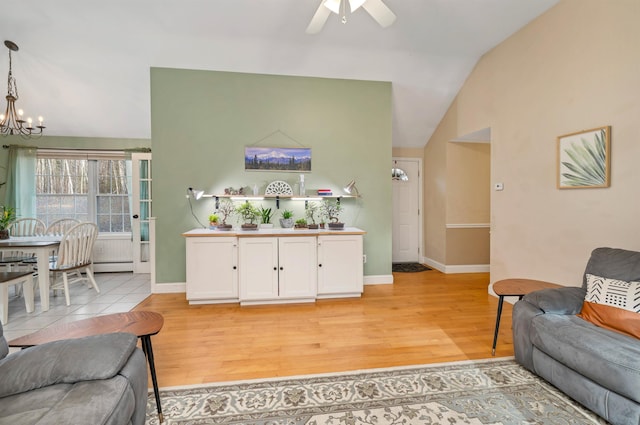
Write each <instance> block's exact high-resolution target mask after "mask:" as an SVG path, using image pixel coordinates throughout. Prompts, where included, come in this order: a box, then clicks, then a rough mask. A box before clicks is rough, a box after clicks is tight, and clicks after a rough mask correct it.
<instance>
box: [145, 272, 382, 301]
mask: <svg viewBox="0 0 640 425" xmlns="http://www.w3.org/2000/svg"><path fill="white" fill-rule="evenodd" d="M391 283H393V275H392V274H385V275H371V276H365V277H364V284H365V285H388V284H391ZM186 292H187V284H186V282H177V283H156V284H155V285H153V286H152V288H151V293H152V294H180V293H186ZM339 298H346V297H344V296H341V297H339Z"/></svg>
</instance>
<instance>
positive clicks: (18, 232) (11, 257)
mask: <svg viewBox="0 0 640 425" xmlns="http://www.w3.org/2000/svg"><path fill="white" fill-rule="evenodd" d="M45 227H46V226H45V224H44V222H43V221H42V220H40V219H38V218H19V219H17V220H16V221H14V222H13V223H11V224H10V225H9V226H8V227H7V230H9V236H40V235H43V234H44V231H45ZM35 263H36V262H35V254H34V253H33V252H24V251H5V252H2V253H1V257H0V266H2V267H4V269H5V271H7V272H11V271H33V270H34V269H35ZM15 293H16V295H17V296H20V295H21V294H22V285H20V284H17V285H15Z"/></svg>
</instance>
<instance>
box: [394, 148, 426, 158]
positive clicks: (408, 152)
mask: <svg viewBox="0 0 640 425" xmlns="http://www.w3.org/2000/svg"><path fill="white" fill-rule="evenodd" d="M391 154H392V155H393V156H394V157H396V158H423V157H424V149H423V148H393V149H392V152H391Z"/></svg>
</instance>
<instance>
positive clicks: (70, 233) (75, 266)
mask: <svg viewBox="0 0 640 425" xmlns="http://www.w3.org/2000/svg"><path fill="white" fill-rule="evenodd" d="M97 237H98V226H97V225H96V224H95V223H88V222H86V223H79V224H76V225H75V226H73V227H72V228H70V229H69V230H67V232H65V234H64V235H62V239H61V240H60V246H59V247H58V256H57V258H56V261H55V262H53V263H51V267H50V271H51V273H52V275H53V278H52V280H51V282H52V283H51V289H53V290H54V295H55V293H56V291H57V290H58V289H62V290H63V291H64V296H65V301H66V303H67V305H71V299H70V297H69V285H71V284H73V283H78V282H86V283H87V285H88V286H89V287H90V288H91V287H93V288H94V289H95V290H96V292H98V293H99V292H100V288H98V284H97V283H96V280H95V279H94V277H93V260H92V253H93V245H94V243H95V241H96V238H97ZM82 271H84V272H85V273H86V277H85V276H83V275H82V274H81V273H76V272H82Z"/></svg>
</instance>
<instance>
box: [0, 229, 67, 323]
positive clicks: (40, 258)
mask: <svg viewBox="0 0 640 425" xmlns="http://www.w3.org/2000/svg"><path fill="white" fill-rule="evenodd" d="M61 239H62V236H53V235H45V236H11V237H10V238H9V239H0V252H12V251H22V252H28V253H34V254H35V256H36V264H37V267H38V285H39V286H40V304H41V307H42V311H48V310H49V256H50V255H51V253H52V252H53V251H55V250H57V249H58V247H59V246H60V240H61Z"/></svg>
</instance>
